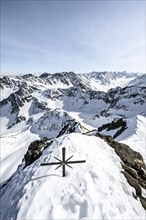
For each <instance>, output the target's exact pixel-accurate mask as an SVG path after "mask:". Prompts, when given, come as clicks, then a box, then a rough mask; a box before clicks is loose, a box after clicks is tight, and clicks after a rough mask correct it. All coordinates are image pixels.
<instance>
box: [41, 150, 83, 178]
mask: <svg viewBox="0 0 146 220" xmlns="http://www.w3.org/2000/svg"><path fill="white" fill-rule="evenodd" d="M65 151H66V148H65V147H63V148H62V160H60V159H58V158H57V157H54V158H55V159H56V160H58V161H59V162H53V163H41V166H48V165H59V166H58V167H56V169H55V170H57V169H58V168H59V167H61V166H62V176H65V166H68V167H70V168H72V167H71V166H70V165H69V164H73V163H85V162H86V160H74V161H69V160H70V159H71V158H72V157H73V156H71V157H69V158H68V159H67V160H65Z"/></svg>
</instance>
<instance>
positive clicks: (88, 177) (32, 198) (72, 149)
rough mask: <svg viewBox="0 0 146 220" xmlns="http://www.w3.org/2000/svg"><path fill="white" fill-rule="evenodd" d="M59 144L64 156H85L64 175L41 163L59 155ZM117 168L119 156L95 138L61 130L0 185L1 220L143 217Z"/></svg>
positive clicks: (131, 190)
mask: <svg viewBox="0 0 146 220" xmlns="http://www.w3.org/2000/svg"><path fill="white" fill-rule="evenodd" d="M62 147H66V158H68V157H70V156H71V155H74V157H73V158H72V160H77V159H85V160H86V163H84V164H74V165H73V169H70V168H68V167H67V169H66V170H67V172H66V177H65V178H63V177H61V176H62V170H61V169H58V170H56V171H55V166H46V167H42V166H40V163H42V162H48V161H50V162H51V161H54V160H55V159H54V156H56V157H59V158H61V149H62ZM93 152H94V153H93ZM121 170H122V168H121V164H120V159H119V158H118V156H117V155H116V154H115V152H114V150H113V149H112V148H111V147H110V146H108V145H107V143H106V142H104V141H103V140H101V139H100V138H97V137H93V136H92V137H91V136H90V137H88V136H85V135H82V134H69V135H64V136H62V137H60V138H57V139H55V140H54V142H53V144H52V145H51V146H49V148H47V149H46V150H45V151H44V153H43V155H42V157H40V158H39V159H38V160H37V161H35V162H34V163H33V164H32V165H30V166H29V167H27V168H25V169H23V170H22V171H20V173H16V174H15V175H14V176H13V178H12V180H11V181H10V182H9V183H8V185H7V186H6V187H5V188H4V189H2V190H1V196H0V198H1V210H0V212H1V213H0V214H1V219H12V220H14V219H18V220H20V219H25V220H28V219H31V220H32V219H34V220H36V219H39V220H40V219H115V220H117V219H139V220H140V219H141V220H142V219H145V211H144V209H143V208H142V206H141V205H140V202H139V199H138V200H135V199H134V198H133V196H132V192H134V190H133V188H132V187H130V186H129V184H128V183H127V181H126V179H125V177H124V176H123V174H122V173H121V172H120V171H121Z"/></svg>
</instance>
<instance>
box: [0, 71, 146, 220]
mask: <svg viewBox="0 0 146 220" xmlns="http://www.w3.org/2000/svg"><path fill="white" fill-rule="evenodd" d="M145 83H146V75H145V74H138V73H130V74H128V73H126V72H101V73H98V72H92V73H88V74H75V73H73V72H68V73H67V72H63V73H55V74H49V73H43V74H41V75H40V76H36V75H33V74H27V75H23V76H11V77H8V76H4V77H2V78H1V79H0V89H1V95H0V100H1V101H0V112H1V119H0V120H1V217H2V219H57V218H60V219H144V217H145V210H146V193H145V191H144V190H145V189H146V167H145V164H144V161H145V162H146V155H145V117H146V84H145ZM109 135H110V136H109ZM113 138H114V139H113ZM36 140H38V141H37V142H35V141H36ZM117 141H118V142H117ZM123 144H125V145H123ZM128 146H129V147H130V148H129V147H128ZM62 147H66V150H67V154H68V157H69V156H70V155H72V154H73V155H74V156H75V159H80V158H83V159H85V160H86V163H85V164H82V165H79V164H77V165H74V169H73V170H68V169H67V171H68V172H67V176H66V177H65V178H60V170H56V171H55V170H54V167H51V166H49V167H41V166H40V164H41V163H42V162H48V161H53V157H54V156H55V157H56V156H57V157H61V149H62ZM113 148H114V149H113ZM132 149H133V150H134V151H133V150H132ZM121 152H123V154H122V155H121ZM132 155H133V156H132ZM32 157H33V158H34V159H32ZM26 160H27V162H28V161H30V160H31V163H30V162H29V163H27V162H26ZM136 160H138V161H141V166H140V165H139V164H136V162H134V161H136ZM121 172H122V173H121ZM129 176H130V177H129ZM16 186H17V187H16ZM38 200H39V201H38ZM41 201H42V202H41ZM125 201H127V202H126V203H125ZM144 209H145V210H144ZM34 210H36V211H34ZM129 210H130V211H129ZM59 215H60V217H59Z"/></svg>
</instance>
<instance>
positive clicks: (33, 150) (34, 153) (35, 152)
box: [24, 137, 53, 167]
mask: <svg viewBox="0 0 146 220" xmlns="http://www.w3.org/2000/svg"><path fill="white" fill-rule="evenodd" d="M52 142H53V141H52V140H49V139H48V138H46V137H45V138H43V139H42V140H36V141H33V142H32V143H31V144H30V145H29V147H28V150H27V152H26V154H25V155H24V160H25V167H27V166H29V165H30V164H32V163H33V162H34V161H35V160H37V159H38V158H39V157H40V156H41V155H42V151H43V150H44V149H45V148H47V147H48V146H50V145H51V144H52Z"/></svg>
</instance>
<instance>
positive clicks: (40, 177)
mask: <svg viewBox="0 0 146 220" xmlns="http://www.w3.org/2000/svg"><path fill="white" fill-rule="evenodd" d="M49 176H57V177H62V176H61V175H57V174H49V175H45V176H39V177H37V178H32V179H31V181H34V180H38V179H42V178H45V177H49Z"/></svg>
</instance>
